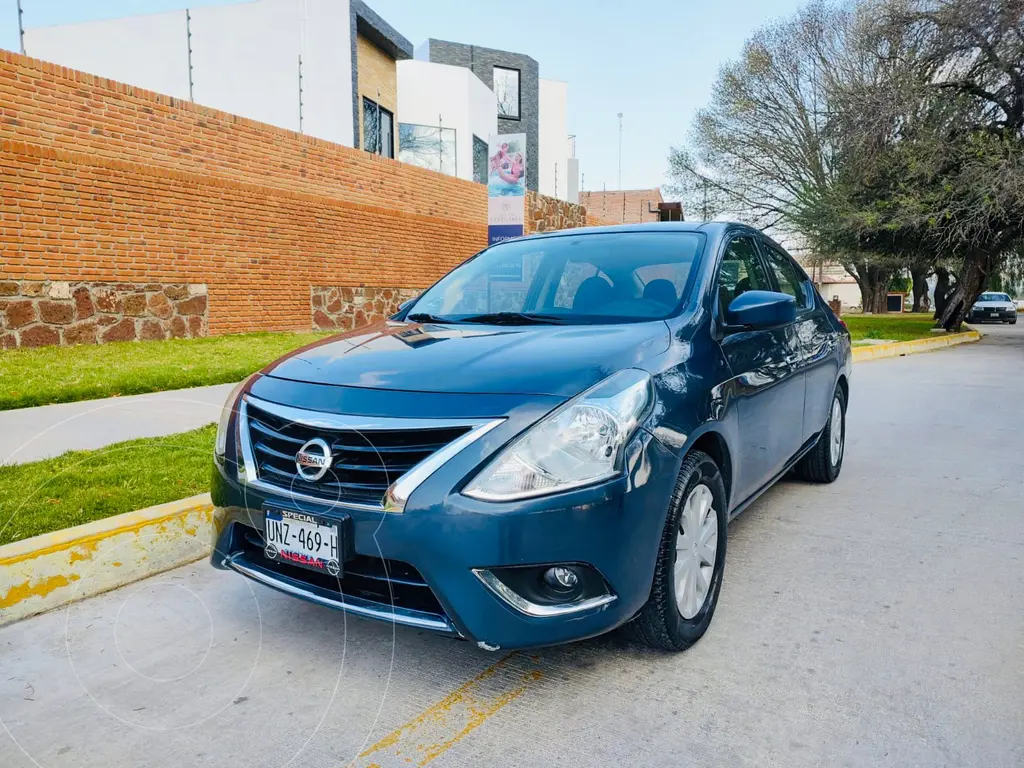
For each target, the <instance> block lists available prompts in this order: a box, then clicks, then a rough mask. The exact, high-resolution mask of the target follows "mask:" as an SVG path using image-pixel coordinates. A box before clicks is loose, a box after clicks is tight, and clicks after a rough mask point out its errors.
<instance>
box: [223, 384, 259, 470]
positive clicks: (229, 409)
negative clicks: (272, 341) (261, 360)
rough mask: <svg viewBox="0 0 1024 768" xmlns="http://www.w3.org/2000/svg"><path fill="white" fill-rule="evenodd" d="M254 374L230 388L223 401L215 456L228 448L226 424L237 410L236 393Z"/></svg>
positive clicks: (237, 393) (239, 391) (225, 451)
mask: <svg viewBox="0 0 1024 768" xmlns="http://www.w3.org/2000/svg"><path fill="white" fill-rule="evenodd" d="M254 376H256V374H255V373H254V374H252V376H247V377H246V378H245V379H243V380H242V381H240V382H239V383H238V385H237V386H236V387H235V388H234V389H232V390H231V394H230V395H228V399H227V400H225V401H224V407H223V408H221V411H220V421H219V422H218V424H217V441H216V442H215V443H214V446H213V451H214V454H215V455H217V456H223V455H224V454H225V453H227V450H228V425H229V424H230V423H231V414H232V413H234V412H235V411H236V410H238V395H239V393H241V391H242V389H243V388H244V387H245V385H246V384H248V383H249V381H250V380H251V379H252V378H253V377H254Z"/></svg>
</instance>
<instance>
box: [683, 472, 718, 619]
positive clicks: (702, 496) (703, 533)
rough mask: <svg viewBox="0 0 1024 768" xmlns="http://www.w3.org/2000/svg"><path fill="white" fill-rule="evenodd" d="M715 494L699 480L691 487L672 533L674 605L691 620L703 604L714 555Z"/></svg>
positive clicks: (715, 531)
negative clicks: (673, 548) (675, 532)
mask: <svg viewBox="0 0 1024 768" xmlns="http://www.w3.org/2000/svg"><path fill="white" fill-rule="evenodd" d="M714 501H715V497H714V495H713V494H712V493H711V489H710V488H708V487H707V486H706V485H704V484H703V483H700V484H698V485H696V486H694V488H693V490H691V491H690V495H689V496H687V497H686V501H685V502H684V503H683V510H682V515H681V516H680V518H679V533H678V534H677V535H676V562H675V568H674V577H675V587H676V606H677V607H678V608H679V613H680V614H681V615H682V617H683V618H684V619H692V618H693V617H694V616H696V615H697V614H698V613H700V609H701V608H702V607H703V606H704V600H705V599H706V598H707V596H708V591H709V590H710V589H711V576H712V574H713V573H714V571H715V559H716V558H717V555H718V514H717V513H716V512H715V508H714Z"/></svg>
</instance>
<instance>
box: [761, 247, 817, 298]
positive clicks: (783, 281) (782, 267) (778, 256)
mask: <svg viewBox="0 0 1024 768" xmlns="http://www.w3.org/2000/svg"><path fill="white" fill-rule="evenodd" d="M763 245H764V255H765V257H766V258H767V260H768V266H769V267H771V270H772V272H774V273H775V280H776V282H777V283H778V284H779V290H780V291H782V292H783V293H788V294H789V295H790V296H792V297H793V298H794V299H796V306H797V308H798V309H810V306H811V293H810V291H809V290H808V288H809V286H808V285H807V284H806V283H807V281H806V280H804V278H803V275H801V274H800V270H798V269H797V267H796V265H795V264H794V263H793V260H792V259H791V258H789V256H787V255H786V254H784V253H782V251H780V250H778V249H777V248H775V247H774V246H772V245H770V244H769V243H763Z"/></svg>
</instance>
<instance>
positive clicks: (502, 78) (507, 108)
mask: <svg viewBox="0 0 1024 768" xmlns="http://www.w3.org/2000/svg"><path fill="white" fill-rule="evenodd" d="M494 95H495V97H496V98H497V100H498V117H503V118H505V119H506V120H518V119H519V70H518V69H509V68H508V67H495V68H494Z"/></svg>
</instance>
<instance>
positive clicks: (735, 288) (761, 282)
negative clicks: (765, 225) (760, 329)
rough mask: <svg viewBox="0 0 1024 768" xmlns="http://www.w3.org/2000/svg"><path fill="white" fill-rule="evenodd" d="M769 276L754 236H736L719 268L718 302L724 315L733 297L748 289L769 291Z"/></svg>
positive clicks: (727, 248)
mask: <svg viewBox="0 0 1024 768" xmlns="http://www.w3.org/2000/svg"><path fill="white" fill-rule="evenodd" d="M769 290H771V286H770V284H769V283H768V276H767V275H766V274H765V271H764V267H762V266H761V260H760V259H759V258H758V255H757V246H756V245H755V244H754V238H752V237H737V238H734V239H733V240H732V241H731V242H730V243H729V245H728V246H727V247H726V249H725V256H724V257H723V258H722V266H721V267H719V269H718V303H719V309H720V310H721V314H722V317H725V310H726V309H728V308H729V305H730V304H731V303H732V301H733V299H735V298H736V297H737V296H739V295H740V294H742V293H745V292H746V291H769Z"/></svg>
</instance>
